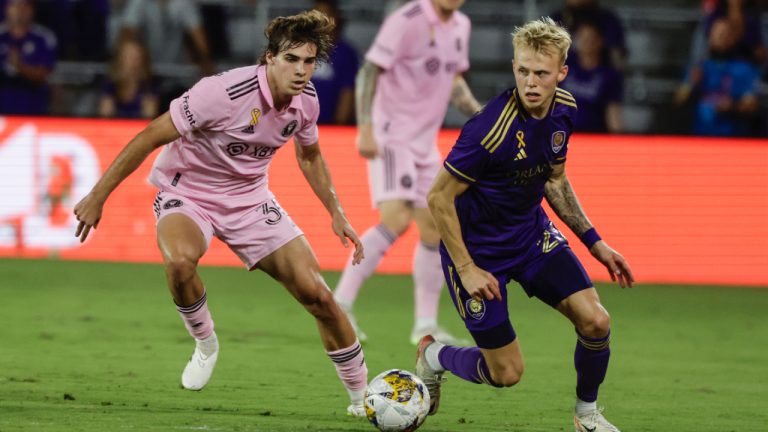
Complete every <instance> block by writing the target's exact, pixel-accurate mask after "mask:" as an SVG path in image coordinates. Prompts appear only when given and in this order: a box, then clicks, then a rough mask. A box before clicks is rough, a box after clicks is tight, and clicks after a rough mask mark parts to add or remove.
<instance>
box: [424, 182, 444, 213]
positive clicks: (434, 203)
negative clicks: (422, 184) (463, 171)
mask: <svg viewBox="0 0 768 432" xmlns="http://www.w3.org/2000/svg"><path fill="white" fill-rule="evenodd" d="M444 202H445V199H444V197H443V194H442V193H441V192H440V191H439V190H436V189H435V188H434V187H433V188H432V189H430V190H429V193H427V206H428V207H429V211H430V212H432V214H435V213H438V212H440V210H441V208H442V205H443V203H444Z"/></svg>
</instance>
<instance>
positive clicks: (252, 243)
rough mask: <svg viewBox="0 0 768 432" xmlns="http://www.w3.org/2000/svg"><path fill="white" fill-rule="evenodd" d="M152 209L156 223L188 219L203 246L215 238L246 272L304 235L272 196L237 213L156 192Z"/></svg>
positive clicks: (165, 192) (171, 194) (175, 195)
mask: <svg viewBox="0 0 768 432" xmlns="http://www.w3.org/2000/svg"><path fill="white" fill-rule="evenodd" d="M154 210H155V217H156V218H157V221H158V222H159V221H160V219H162V218H164V217H165V216H168V215H170V214H174V213H181V214H183V215H185V216H187V217H189V218H190V219H192V220H193V221H194V222H195V223H196V224H197V226H199V227H200V231H201V232H202V233H203V236H204V237H205V245H206V247H208V245H209V244H210V243H211V237H213V236H214V235H215V236H216V237H217V238H218V239H219V240H221V241H222V242H224V243H225V244H226V245H227V246H229V248H230V249H231V250H232V252H234V253H235V254H236V255H237V256H238V257H240V260H241V261H243V264H245V266H246V267H247V268H248V269H249V270H253V268H254V267H255V266H256V264H258V263H259V261H260V260H261V259H262V258H264V257H266V256H268V255H269V254H271V253H272V252H274V251H276V250H278V249H280V247H282V246H283V245H285V244H286V243H288V242H289V241H291V240H293V239H295V238H296V237H298V236H300V235H303V234H304V233H303V232H302V231H301V229H299V227H297V226H296V224H295V223H294V222H293V220H291V217H290V216H288V213H286V212H285V211H284V210H283V209H282V208H281V207H280V204H278V203H277V200H276V199H275V198H274V197H272V198H270V199H267V200H265V201H264V202H262V203H260V204H258V205H256V206H253V207H249V208H244V209H243V210H239V211H237V210H232V209H225V208H222V207H216V206H215V205H211V204H210V203H207V202H202V201H199V202H197V201H195V200H193V199H191V198H188V197H184V196H181V195H178V194H174V193H172V192H167V191H160V192H158V193H157V196H156V197H155V203H154Z"/></svg>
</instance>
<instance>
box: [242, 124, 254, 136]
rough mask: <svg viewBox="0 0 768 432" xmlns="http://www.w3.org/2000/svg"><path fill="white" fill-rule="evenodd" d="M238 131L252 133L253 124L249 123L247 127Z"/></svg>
mask: <svg viewBox="0 0 768 432" xmlns="http://www.w3.org/2000/svg"><path fill="white" fill-rule="evenodd" d="M240 132H242V133H247V134H252V133H253V125H249V126H248V127H246V128H244V129H242V130H241V131H240Z"/></svg>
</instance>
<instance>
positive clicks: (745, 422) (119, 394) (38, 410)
mask: <svg viewBox="0 0 768 432" xmlns="http://www.w3.org/2000/svg"><path fill="white" fill-rule="evenodd" d="M201 273H202V276H203V279H204V281H205V283H206V285H207V287H208V292H209V304H210V307H211V309H212V312H213V316H214V320H215V322H216V329H217V333H218V335H219V339H220V341H221V347H222V348H221V349H222V351H221V354H220V357H219V363H218V366H217V369H216V372H215V373H214V376H213V379H212V380H211V382H210V383H209V385H208V387H206V389H205V390H203V391H201V392H189V391H183V390H181V389H180V388H179V376H180V374H181V370H182V368H183V367H184V365H185V363H186V361H187V358H188V356H189V354H191V351H192V348H193V344H192V342H191V340H190V339H189V337H188V335H187V333H186V331H185V329H184V327H183V325H182V323H181V320H180V319H179V317H178V315H177V314H176V312H175V310H174V307H173V303H172V301H171V299H170V296H169V294H168V293H167V289H166V287H165V283H164V277H163V270H162V268H161V267H160V266H157V265H134V264H106V263H77V262H61V261H26V260H7V259H6V260H0V312H2V313H1V314H0V316H1V317H2V319H3V322H4V324H3V330H4V331H3V332H2V337H0V353H1V354H2V355H0V431H2V432H6V431H36V432H37V431H120V430H132V431H155V430H158V431H184V430H193V431H200V430H202V431H340V430H345V431H373V430H374V429H373V427H372V426H370V425H369V424H368V423H367V422H366V421H365V420H360V419H352V418H347V417H346V416H345V411H344V409H345V407H346V405H347V396H346V392H345V391H344V389H343V387H342V385H341V384H340V383H339V382H338V380H337V378H336V375H335V372H334V369H333V366H332V364H331V362H330V360H328V358H327V357H326V355H325V352H324V350H323V348H322V346H321V344H320V342H319V339H318V337H317V332H316V329H315V326H314V322H313V320H312V319H311V317H310V316H309V315H308V314H306V313H305V312H304V310H303V309H302V308H301V307H300V306H299V305H298V304H297V303H295V302H294V301H293V299H292V298H291V297H290V296H289V295H288V294H287V293H286V292H285V291H284V290H283V289H282V288H281V287H280V286H279V285H277V284H276V283H275V282H273V281H272V280H270V279H269V278H268V277H266V276H265V275H263V274H262V273H259V272H254V273H247V272H245V271H243V270H241V269H238V268H203V269H201ZM337 278H338V274H336V273H329V274H327V281H328V284H329V285H330V286H334V285H335V282H336V279H337ZM510 288H511V296H510V309H511V316H512V320H513V323H514V325H515V328H516V331H517V333H518V335H519V337H520V341H521V343H522V346H523V352H524V354H525V358H526V372H525V376H524V377H523V381H522V382H521V383H520V384H519V385H518V386H517V387H515V388H511V389H504V390H500V389H493V388H489V387H485V386H480V385H475V384H469V383H466V382H463V381H461V380H460V379H458V378H455V377H451V376H449V379H448V382H447V383H446V384H445V386H444V396H443V399H442V403H441V408H440V413H439V414H438V415H437V416H434V417H430V418H429V419H428V420H427V422H426V423H425V424H424V426H423V427H422V428H421V430H423V431H425V432H427V431H467V432H474V431H482V432H490V431H571V430H572V429H573V428H572V426H571V410H572V404H573V397H574V396H573V395H574V386H575V372H574V370H573V364H572V356H573V347H574V344H575V338H574V333H573V330H572V328H571V327H570V325H569V324H568V323H567V322H566V321H565V319H564V318H562V317H560V316H559V315H558V314H557V313H555V312H553V311H552V310H550V309H549V308H548V307H546V306H545V305H543V304H541V303H539V302H538V301H536V300H529V299H527V298H526V297H525V296H524V295H523V294H522V291H521V290H520V289H518V288H517V287H515V286H510ZM599 289H600V294H601V297H602V299H603V303H604V304H605V305H606V307H607V308H608V310H609V311H610V312H611V314H612V316H613V327H612V328H613V342H612V349H613V354H612V358H611V368H610V370H609V372H608V377H607V380H606V383H605V384H604V385H603V387H602V388H601V398H600V401H599V403H600V404H601V405H604V406H606V415H607V417H608V418H609V419H610V420H612V421H613V422H614V423H615V424H616V425H617V426H619V427H620V428H621V429H622V430H623V431H629V432H641V431H674V432H684V431H692V432H694V431H695V432H702V431H718V432H721V431H738V432H751V431H768V313H767V311H768V290H761V289H743V288H716V287H691V286H686V287H681V286H650V285H642V284H641V285H639V286H638V287H636V288H635V289H633V290H625V291H622V290H621V289H620V288H618V287H617V286H608V285H601V286H600V287H599ZM412 298H413V294H412V289H411V286H410V279H409V278H408V277H405V276H377V277H376V278H374V279H372V280H371V281H370V282H369V284H368V285H367V287H366V289H364V290H363V291H362V295H361V296H360V299H359V301H358V306H357V313H358V319H359V321H360V324H361V326H362V327H363V328H364V329H365V330H366V332H367V333H368V335H369V342H368V344H367V345H366V346H365V350H366V359H367V361H368V367H369V371H370V377H373V376H374V375H375V374H377V373H378V372H380V371H383V370H385V369H389V368H404V369H411V370H412V369H413V365H414V348H413V347H411V346H410V345H409V344H408V335H409V333H410V327H411V324H412V307H413V306H412ZM442 300H443V302H442V305H441V317H442V319H441V321H442V322H443V323H444V325H445V326H446V327H448V328H449V329H451V330H453V331H455V332H457V333H459V334H463V335H466V333H465V331H464V330H463V325H462V324H461V322H460V321H459V319H458V317H457V316H456V314H455V312H454V310H453V308H452V306H451V304H450V300H449V298H448V296H447V295H445V296H443V299H442Z"/></svg>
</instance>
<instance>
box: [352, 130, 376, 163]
mask: <svg viewBox="0 0 768 432" xmlns="http://www.w3.org/2000/svg"><path fill="white" fill-rule="evenodd" d="M355 145H357V151H358V153H360V156H362V157H364V158H366V159H375V158H376V157H377V156H378V155H379V146H378V145H377V144H376V140H375V139H374V138H373V126H371V125H370V124H368V125H361V126H360V127H359V128H358V132H357V140H356V141H355Z"/></svg>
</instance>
